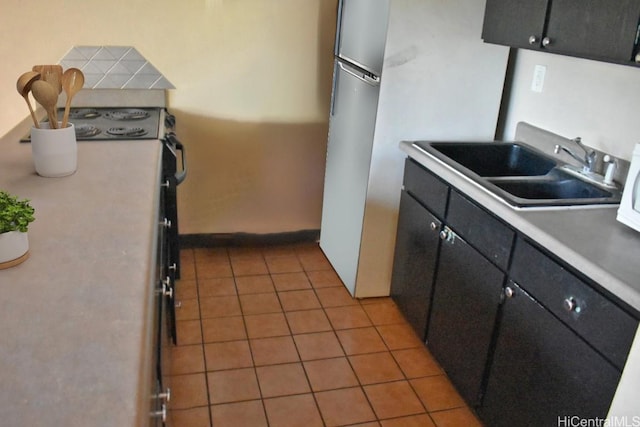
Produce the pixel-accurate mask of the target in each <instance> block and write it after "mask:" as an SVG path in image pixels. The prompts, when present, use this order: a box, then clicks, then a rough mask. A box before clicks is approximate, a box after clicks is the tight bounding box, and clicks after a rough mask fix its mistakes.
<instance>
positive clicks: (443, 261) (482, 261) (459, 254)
mask: <svg viewBox="0 0 640 427" xmlns="http://www.w3.org/2000/svg"><path fill="white" fill-rule="evenodd" d="M503 281H504V273H502V272H501V271H500V270H499V269H498V268H497V267H495V266H494V265H493V264H491V263H490V262H489V261H488V260H487V259H486V258H485V257H484V256H482V255H481V254H480V253H479V252H478V251H476V250H475V249H474V248H472V247H471V246H470V245H469V244H468V243H467V242H465V241H464V240H463V239H462V238H461V237H460V236H458V235H456V234H455V233H454V232H453V231H452V230H450V229H449V228H448V227H445V229H444V230H443V242H442V246H441V250H440V261H439V263H438V275H437V279H436V282H435V290H434V295H433V304H432V309H431V318H430V321H429V329H428V332H427V346H428V347H429V350H430V351H431V353H432V354H433V355H434V357H435V358H436V360H438V362H439V363H440V365H441V366H442V368H443V369H444V370H445V372H446V373H447V375H448V376H449V378H450V379H451V382H452V383H453V384H454V385H455V386H456V388H457V389H458V391H459V392H460V394H461V395H462V397H463V398H464V399H465V400H466V401H467V402H468V403H469V404H470V405H471V406H475V405H476V404H477V403H478V399H479V396H480V392H481V385H482V379H483V377H484V373H485V367H486V364H487V358H488V356H489V351H490V344H491V337H492V334H493V330H494V328H495V321H496V315H497V313H498V306H499V305H500V296H501V294H502V285H503Z"/></svg>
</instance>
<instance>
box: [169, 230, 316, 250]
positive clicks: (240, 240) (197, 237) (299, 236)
mask: <svg viewBox="0 0 640 427" xmlns="http://www.w3.org/2000/svg"><path fill="white" fill-rule="evenodd" d="M319 239H320V230H300V231H289V232H284V233H269V234H252V233H211V234H181V235H180V236H179V240H180V247H181V248H185V249H187V248H212V247H222V246H267V245H284V244H293V243H314V242H317V241H318V240H319Z"/></svg>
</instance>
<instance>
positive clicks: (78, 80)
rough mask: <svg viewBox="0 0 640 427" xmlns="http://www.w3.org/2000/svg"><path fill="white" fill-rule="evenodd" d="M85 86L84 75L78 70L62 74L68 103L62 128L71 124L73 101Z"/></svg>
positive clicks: (69, 70)
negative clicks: (70, 116) (70, 115)
mask: <svg viewBox="0 0 640 427" xmlns="http://www.w3.org/2000/svg"><path fill="white" fill-rule="evenodd" d="M83 86H84V74H82V71H80V70H79V69H77V68H69V69H67V70H66V71H65V72H64V74H62V89H64V93H65V94H67V102H66V104H65V106H64V115H63V116H62V128H66V127H67V123H68V122H69V110H70V108H71V99H72V98H73V97H74V96H75V95H76V93H78V92H79V91H80V89H82V87H83Z"/></svg>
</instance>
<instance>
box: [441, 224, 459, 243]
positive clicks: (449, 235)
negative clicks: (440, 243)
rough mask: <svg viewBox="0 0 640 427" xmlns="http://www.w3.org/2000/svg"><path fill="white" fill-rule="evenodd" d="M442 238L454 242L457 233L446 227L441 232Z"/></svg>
mask: <svg viewBox="0 0 640 427" xmlns="http://www.w3.org/2000/svg"><path fill="white" fill-rule="evenodd" d="M440 239H441V240H444V241H445V242H449V243H453V242H454V241H455V240H456V234H455V233H454V232H453V231H452V230H451V229H450V228H449V227H444V230H442V231H441V232H440Z"/></svg>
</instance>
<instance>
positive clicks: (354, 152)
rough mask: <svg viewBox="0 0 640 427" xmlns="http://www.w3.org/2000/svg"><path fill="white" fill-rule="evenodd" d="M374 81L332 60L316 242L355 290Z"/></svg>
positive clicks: (375, 100) (375, 92)
mask: <svg viewBox="0 0 640 427" xmlns="http://www.w3.org/2000/svg"><path fill="white" fill-rule="evenodd" d="M379 89H380V88H379V85H378V83H377V81H375V80H372V79H369V78H368V76H366V77H365V76H364V73H362V72H359V71H357V70H356V69H354V68H351V67H349V65H348V64H345V63H343V62H341V61H339V60H336V63H335V69H334V90H333V99H332V102H333V104H332V115H331V117H330V121H329V141H328V145H327V165H326V173H325V181H324V196H323V207H322V223H321V228H320V230H321V231H320V247H321V248H322V250H323V251H324V253H325V254H326V255H327V257H328V258H329V260H330V261H331V264H332V265H333V267H334V269H335V270H336V272H337V273H338V276H340V279H342V281H343V283H344V284H345V286H346V287H347V289H348V290H349V291H350V292H351V294H352V295H353V294H354V292H355V283H356V271H357V267H358V256H359V252H360V238H361V234H362V218H363V216H364V206H365V198H366V194H367V183H368V180H369V164H370V161H371V149H372V145H373V133H374V128H375V121H376V109H377V105H378V93H379Z"/></svg>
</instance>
